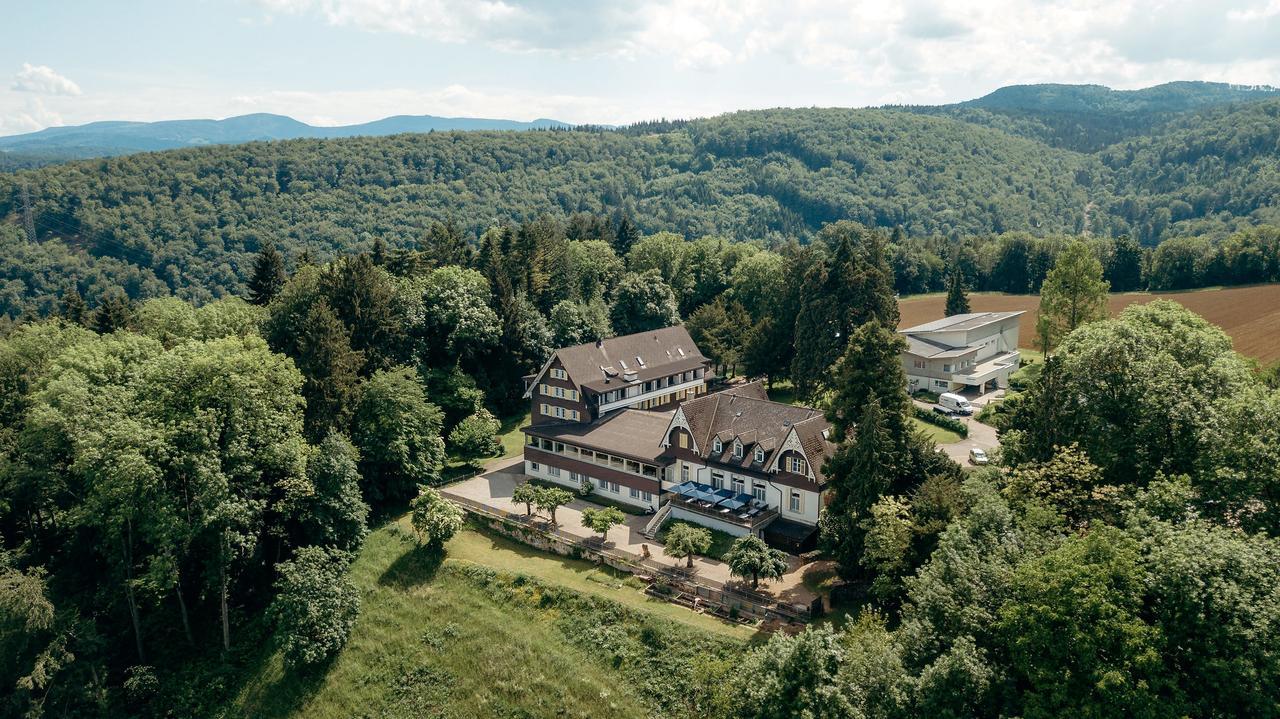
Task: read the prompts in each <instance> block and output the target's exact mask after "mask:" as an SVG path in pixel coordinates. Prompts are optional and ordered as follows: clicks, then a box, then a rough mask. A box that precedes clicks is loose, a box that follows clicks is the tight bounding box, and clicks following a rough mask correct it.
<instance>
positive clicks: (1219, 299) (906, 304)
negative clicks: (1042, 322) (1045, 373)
mask: <svg viewBox="0 0 1280 719" xmlns="http://www.w3.org/2000/svg"><path fill="white" fill-rule="evenodd" d="M1157 299H1164V300H1173V301H1174V302H1177V303H1179V304H1181V305H1182V306H1184V307H1186V308H1187V309H1189V310H1191V311H1192V312H1195V313H1196V314H1198V315H1200V316H1202V317H1204V318H1205V319H1206V320H1208V321H1209V322H1212V323H1213V324H1215V325H1217V326H1219V327H1221V328H1222V329H1223V330H1224V331H1225V332H1226V333H1227V334H1228V335H1230V336H1231V340H1232V342H1233V343H1234V344H1235V349H1236V351H1237V352H1239V353H1240V354H1242V355H1244V356H1246V357H1251V358H1253V359H1256V360H1258V361H1259V362H1261V363H1263V364H1270V363H1272V362H1275V361H1277V360H1280V284H1267V285H1251V286H1248V287H1219V288H1209V289H1203V290H1188V291H1185V292H1124V293H1118V294H1113V295H1111V298H1110V305H1111V313H1112V314H1113V315H1115V314H1118V313H1119V312H1120V311H1121V310H1123V309H1124V308H1125V307H1128V306H1129V305H1132V304H1146V303H1147V302H1151V301H1152V300H1157ZM945 303H946V295H945V294H941V293H937V294H929V295H919V296H915V297H907V298H905V299H902V300H900V301H899V302H898V306H899V307H900V308H901V310H902V320H901V322H900V324H899V326H900V327H911V326H912V325H918V324H922V323H924V322H929V321H931V320H936V319H938V318H939V317H941V316H942V310H943V306H944V305H945ZM1039 304H1040V297H1039V296H1038V295H1006V294H1000V293H994V292H982V293H972V294H970V295H969V305H970V307H971V309H972V310H973V311H974V312H1012V311H1017V310H1022V311H1025V312H1026V313H1027V314H1025V315H1023V316H1022V324H1021V327H1020V334H1019V340H1020V342H1021V344H1022V345H1023V346H1024V347H1033V346H1034V345H1035V340H1036V316H1037V315H1036V311H1037V308H1038V307H1039Z"/></svg>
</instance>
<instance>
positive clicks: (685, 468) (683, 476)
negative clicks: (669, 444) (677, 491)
mask: <svg viewBox="0 0 1280 719" xmlns="http://www.w3.org/2000/svg"><path fill="white" fill-rule="evenodd" d="M680 481H681V482H688V481H689V465H687V464H682V465H680Z"/></svg>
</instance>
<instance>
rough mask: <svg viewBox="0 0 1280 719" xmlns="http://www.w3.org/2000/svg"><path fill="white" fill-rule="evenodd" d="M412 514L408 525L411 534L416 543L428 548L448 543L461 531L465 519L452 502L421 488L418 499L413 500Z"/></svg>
mask: <svg viewBox="0 0 1280 719" xmlns="http://www.w3.org/2000/svg"><path fill="white" fill-rule="evenodd" d="M412 506H413V512H412V514H411V515H410V517H409V523H410V524H412V525H413V533H414V534H415V535H417V537H418V543H419V544H423V545H426V546H428V547H439V546H441V545H443V544H444V543H445V542H447V541H449V540H450V539H451V538H452V537H453V535H455V534H457V533H458V531H459V530H461V529H462V526H463V524H464V523H465V519H464V518H463V516H462V510H461V509H458V508H457V507H455V506H454V505H453V502H450V501H449V500H447V499H445V498H444V497H441V496H440V493H439V492H437V491H435V490H434V489H428V488H426V487H423V488H422V492H421V493H420V494H419V495H418V498H417V499H415V500H413V505H412Z"/></svg>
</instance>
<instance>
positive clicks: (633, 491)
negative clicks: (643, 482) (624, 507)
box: [630, 487, 640, 499]
mask: <svg viewBox="0 0 1280 719" xmlns="http://www.w3.org/2000/svg"><path fill="white" fill-rule="evenodd" d="M630 489H631V498H632V499H640V490H638V489H636V488H635V487H630Z"/></svg>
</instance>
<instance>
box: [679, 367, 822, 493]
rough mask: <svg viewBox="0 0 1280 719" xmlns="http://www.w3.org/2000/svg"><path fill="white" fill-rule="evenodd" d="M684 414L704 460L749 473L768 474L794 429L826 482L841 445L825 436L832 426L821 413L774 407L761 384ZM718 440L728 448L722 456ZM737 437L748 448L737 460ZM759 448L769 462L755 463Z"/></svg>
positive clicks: (704, 400) (706, 399)
mask: <svg viewBox="0 0 1280 719" xmlns="http://www.w3.org/2000/svg"><path fill="white" fill-rule="evenodd" d="M680 409H681V411H682V412H683V413H684V418H685V421H686V422H687V423H688V424H689V430H690V431H691V432H692V433H693V440H694V442H695V443H696V444H697V446H698V450H699V451H700V452H701V453H702V456H703V457H704V458H706V459H710V460H713V461H715V462H718V463H720V464H724V465H728V466H734V467H742V468H744V469H755V470H757V471H763V469H764V468H765V467H767V466H768V465H769V464H770V463H771V462H772V461H773V454H774V452H776V451H777V450H778V448H779V447H781V446H782V443H783V442H784V441H785V440H786V438H787V435H788V434H790V432H791V430H792V429H793V428H794V429H795V430H796V435H797V436H798V437H799V439H800V444H801V446H803V447H804V451H805V454H806V455H808V457H809V464H810V465H811V466H812V467H813V469H814V473H815V475H816V476H817V478H818V483H819V484H822V483H823V481H824V479H823V476H822V463H823V461H824V460H825V459H826V457H828V456H830V454H831V453H832V451H833V450H834V447H835V445H833V444H831V443H830V442H828V441H827V440H826V438H825V437H824V436H823V431H824V430H826V429H827V428H828V427H829V426H830V425H829V424H828V422H827V419H826V417H824V416H823V414H822V413H821V412H819V411H818V410H816V409H813V408H812V407H797V406H794V405H789V404H783V403H781V402H773V401H771V400H769V399H768V396H767V393H766V392H765V389H764V386H763V385H762V384H761V383H759V382H751V383H748V384H745V385H742V386H740V387H734V388H731V389H726V390H723V391H721V392H716V393H713V394H708V395H703V396H702V397H698V398H697V399H691V400H687V401H685V402H683V403H681V405H680ZM715 437H719V438H720V441H721V443H722V444H723V451H722V452H720V453H718V454H717V453H716V452H715V451H714V443H713V441H712V440H713V439H714V438H715ZM735 438H737V439H738V440H740V441H741V442H742V444H743V452H742V456H741V457H734V456H733V440H734V439H735ZM757 446H758V447H760V448H761V449H763V450H764V452H765V456H764V461H763V462H756V461H755V449H756V447H757Z"/></svg>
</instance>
